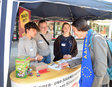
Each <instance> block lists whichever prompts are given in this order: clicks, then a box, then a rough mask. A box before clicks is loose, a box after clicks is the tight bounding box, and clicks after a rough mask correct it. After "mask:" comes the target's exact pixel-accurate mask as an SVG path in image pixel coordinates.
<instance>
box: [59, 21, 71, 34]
mask: <svg viewBox="0 0 112 87" xmlns="http://www.w3.org/2000/svg"><path fill="white" fill-rule="evenodd" d="M66 24H67V25H69V27H70V24H69V23H67V22H65V23H63V25H62V30H61V33H62V34H63V32H64V31H63V28H64V26H65V25H66ZM69 33H70V32H69Z"/></svg>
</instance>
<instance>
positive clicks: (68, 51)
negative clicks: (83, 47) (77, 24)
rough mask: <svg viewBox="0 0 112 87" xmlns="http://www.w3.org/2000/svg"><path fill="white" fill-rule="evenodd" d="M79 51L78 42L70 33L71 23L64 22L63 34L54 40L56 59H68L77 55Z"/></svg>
mask: <svg viewBox="0 0 112 87" xmlns="http://www.w3.org/2000/svg"><path fill="white" fill-rule="evenodd" d="M77 53H78V50H77V42H76V40H75V39H74V37H73V36H72V35H71V34H70V24H68V23H64V24H63V25H62V35H60V36H59V37H58V38H57V39H56V40H55V42H54V56H55V58H54V60H53V61H57V60H60V59H62V58H65V59H68V58H71V57H74V56H76V55H77Z"/></svg>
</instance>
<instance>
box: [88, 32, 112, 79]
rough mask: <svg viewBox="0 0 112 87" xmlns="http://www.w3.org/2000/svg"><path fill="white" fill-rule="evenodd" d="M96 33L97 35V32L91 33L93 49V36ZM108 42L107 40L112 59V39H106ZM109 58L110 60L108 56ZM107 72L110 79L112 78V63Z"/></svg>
mask: <svg viewBox="0 0 112 87" xmlns="http://www.w3.org/2000/svg"><path fill="white" fill-rule="evenodd" d="M94 35H95V33H93V34H91V37H90V40H89V42H90V45H91V48H92V49H93V44H92V37H93V36H94ZM106 42H107V45H108V48H109V51H110V56H111V59H112V42H111V41H110V40H106ZM107 60H108V61H109V59H108V58H107ZM108 65H111V64H108ZM107 73H108V75H109V78H110V80H112V65H111V66H108V68H107Z"/></svg>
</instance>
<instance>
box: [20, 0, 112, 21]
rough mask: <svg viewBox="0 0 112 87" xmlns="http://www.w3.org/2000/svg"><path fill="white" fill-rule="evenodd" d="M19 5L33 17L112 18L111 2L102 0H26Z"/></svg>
mask: <svg viewBox="0 0 112 87" xmlns="http://www.w3.org/2000/svg"><path fill="white" fill-rule="evenodd" d="M21 1H24V0H21ZM35 1H37V0H35ZM20 6H22V7H24V8H27V9H29V10H31V15H32V18H34V19H35V18H45V19H48V20H52V19H53V20H68V21H71V20H75V19H77V18H85V19H87V20H97V19H112V2H107V1H104V0H49V1H43V2H42V1H38V2H29V0H26V2H21V3H20Z"/></svg>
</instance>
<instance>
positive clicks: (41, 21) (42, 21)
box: [38, 20, 46, 26]
mask: <svg viewBox="0 0 112 87" xmlns="http://www.w3.org/2000/svg"><path fill="white" fill-rule="evenodd" d="M44 22H46V21H45V20H40V21H39V22H38V26H40V24H41V23H44Z"/></svg>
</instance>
